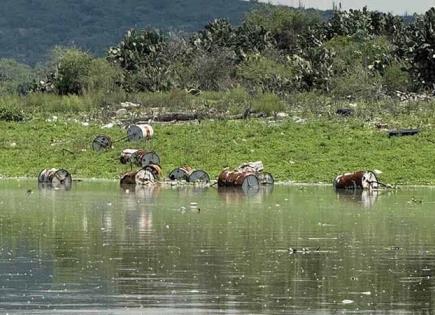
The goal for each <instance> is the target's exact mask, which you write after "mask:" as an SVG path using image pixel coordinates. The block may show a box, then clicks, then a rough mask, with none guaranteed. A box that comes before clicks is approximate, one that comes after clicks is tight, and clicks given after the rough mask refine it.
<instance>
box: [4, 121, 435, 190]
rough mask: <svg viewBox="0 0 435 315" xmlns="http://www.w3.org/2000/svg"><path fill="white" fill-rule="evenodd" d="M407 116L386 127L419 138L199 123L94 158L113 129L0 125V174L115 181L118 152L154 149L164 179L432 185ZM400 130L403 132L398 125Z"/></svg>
mask: <svg viewBox="0 0 435 315" xmlns="http://www.w3.org/2000/svg"><path fill="white" fill-rule="evenodd" d="M424 116H425V117H426V118H427V121H426V122H424V121H421V120H418V119H417V118H418V117H415V120H413V118H412V117H413V116H412V115H408V116H405V115H401V116H397V117H395V118H393V117H390V118H389V121H388V124H389V126H396V127H397V126H399V125H400V126H403V127H414V126H418V127H420V128H421V129H422V131H421V132H420V133H419V134H418V135H416V136H411V137H391V138H389V137H388V136H387V134H386V132H385V130H381V129H379V128H377V127H376V126H375V125H376V123H375V122H374V121H369V120H367V121H363V120H361V119H360V118H339V117H333V118H318V117H305V118H295V117H292V116H290V117H289V118H285V119H284V120H277V121H275V120H271V119H269V120H267V119H266V120H259V119H251V120H240V121H202V122H200V123H198V122H192V123H183V124H154V130H155V137H154V138H153V140H152V141H151V142H149V143H144V142H137V143H129V142H127V141H119V142H116V143H115V144H114V148H113V149H111V150H109V151H107V152H103V153H95V152H93V151H92V150H91V148H90V143H91V141H92V140H93V138H94V137H95V136H96V135H99V134H106V135H109V136H111V137H112V139H120V138H122V137H123V136H125V134H126V132H125V130H124V129H122V128H120V127H116V126H115V127H112V128H108V129H102V128H101V127H102V125H103V124H102V123H101V122H97V121H94V122H89V123H84V122H83V120H81V121H78V120H77V116H76V117H75V118H67V117H61V118H57V119H56V117H55V118H53V117H52V116H50V118H47V117H45V118H41V117H40V118H34V119H32V120H30V121H26V122H20V123H17V122H0V128H1V130H2V133H1V135H0V174H1V175H2V176H29V177H36V176H37V174H38V172H39V171H40V170H41V169H43V168H46V167H62V168H66V169H68V170H69V171H70V172H72V174H73V176H75V177H96V178H118V177H119V175H120V174H121V173H122V172H124V171H127V170H129V166H125V165H122V164H120V163H119V154H120V152H121V151H122V149H125V148H148V149H153V150H155V151H156V152H158V154H159V155H160V157H161V164H162V167H163V171H164V174H165V175H167V174H168V173H169V172H170V171H171V170H172V169H173V168H175V167H178V166H181V165H184V164H189V165H191V166H193V167H194V168H200V169H204V170H206V171H207V172H209V173H210V175H211V177H212V178H214V177H216V176H217V175H218V173H219V171H220V170H221V169H222V168H223V167H226V166H229V167H236V166H237V165H239V164H240V163H241V162H244V161H253V160H262V161H263V163H264V164H265V167H266V169H267V171H270V172H271V173H273V174H274V176H275V177H276V179H278V180H293V181H298V182H307V183H317V182H330V181H331V180H332V179H333V178H334V177H335V176H336V175H337V174H340V173H343V172H346V171H352V170H359V169H379V170H381V171H382V172H383V174H382V176H381V179H382V181H384V182H388V183H391V184H425V185H433V184H435V163H434V156H435V143H434V139H435V131H434V130H433V128H432V124H433V117H432V116H427V115H424ZM405 123H406V124H407V125H404V124H405Z"/></svg>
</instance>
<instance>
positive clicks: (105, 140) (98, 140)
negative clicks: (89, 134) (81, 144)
mask: <svg viewBox="0 0 435 315" xmlns="http://www.w3.org/2000/svg"><path fill="white" fill-rule="evenodd" d="M91 146H92V149H93V150H94V151H97V152H98V151H104V150H107V149H110V148H111V147H112V139H111V138H110V137H109V136H105V135H99V136H96V137H95V139H94V140H93V141H92V144H91Z"/></svg>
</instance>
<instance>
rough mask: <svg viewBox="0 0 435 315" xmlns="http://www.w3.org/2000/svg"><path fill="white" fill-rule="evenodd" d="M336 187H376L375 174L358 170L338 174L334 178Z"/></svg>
mask: <svg viewBox="0 0 435 315" xmlns="http://www.w3.org/2000/svg"><path fill="white" fill-rule="evenodd" d="M334 187H335V188H336V189H371V188H378V180H377V178H376V175H375V174H374V173H373V172H370V171H358V172H354V173H346V174H343V175H339V176H337V177H336V178H335V180H334Z"/></svg>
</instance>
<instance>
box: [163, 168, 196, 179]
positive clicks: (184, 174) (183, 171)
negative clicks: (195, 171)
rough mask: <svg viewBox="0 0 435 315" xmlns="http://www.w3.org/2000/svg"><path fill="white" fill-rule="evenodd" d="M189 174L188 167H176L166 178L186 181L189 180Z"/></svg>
mask: <svg viewBox="0 0 435 315" xmlns="http://www.w3.org/2000/svg"><path fill="white" fill-rule="evenodd" d="M190 173H192V168H191V167H190V166H187V165H186V166H183V167H177V168H175V169H173V170H172V171H171V172H170V173H169V175H168V177H169V179H170V180H183V179H184V180H186V181H187V179H188V178H189V175H190Z"/></svg>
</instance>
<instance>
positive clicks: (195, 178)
mask: <svg viewBox="0 0 435 315" xmlns="http://www.w3.org/2000/svg"><path fill="white" fill-rule="evenodd" d="M187 181H188V182H189V183H209V182H210V176H209V175H208V174H207V172H205V171H203V170H194V171H193V172H192V173H190V174H189V176H188V177H187Z"/></svg>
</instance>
